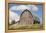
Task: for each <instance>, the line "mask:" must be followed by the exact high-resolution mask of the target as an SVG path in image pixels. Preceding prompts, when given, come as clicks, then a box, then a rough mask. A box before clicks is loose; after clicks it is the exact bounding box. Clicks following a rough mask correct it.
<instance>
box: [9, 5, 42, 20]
mask: <svg viewBox="0 0 46 33" xmlns="http://www.w3.org/2000/svg"><path fill="white" fill-rule="evenodd" d="M16 8H17V9H16ZM23 8H24V9H25V8H26V9H29V10H30V11H31V12H32V14H34V15H37V16H38V17H39V18H40V19H41V20H42V5H33V6H32V5H31V4H28V5H27V4H9V10H11V11H12V12H15V13H17V14H18V15H20V14H21V13H22V12H23V11H22V10H24V9H23ZM35 8H36V9H35ZM21 9H22V10H21Z"/></svg>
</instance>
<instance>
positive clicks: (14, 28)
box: [9, 24, 44, 30]
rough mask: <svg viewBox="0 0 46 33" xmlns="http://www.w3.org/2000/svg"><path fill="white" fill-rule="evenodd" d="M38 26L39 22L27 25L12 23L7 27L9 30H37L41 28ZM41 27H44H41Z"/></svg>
mask: <svg viewBox="0 0 46 33" xmlns="http://www.w3.org/2000/svg"><path fill="white" fill-rule="evenodd" d="M40 27H41V26H40V25H39V24H33V25H31V24H28V25H21V24H17V25H16V26H15V24H14V25H11V26H9V29H10V30H23V29H27V30H28V29H33V30H38V29H41V28H40ZM43 29H44V27H43Z"/></svg>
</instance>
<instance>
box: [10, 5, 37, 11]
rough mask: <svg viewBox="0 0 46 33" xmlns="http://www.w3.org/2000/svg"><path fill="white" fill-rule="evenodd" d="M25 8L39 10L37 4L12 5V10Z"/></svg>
mask: <svg viewBox="0 0 46 33" xmlns="http://www.w3.org/2000/svg"><path fill="white" fill-rule="evenodd" d="M25 9H28V10H32V11H37V10H38V7H37V6H35V5H19V6H12V7H11V8H10V10H21V11H23V10H25Z"/></svg>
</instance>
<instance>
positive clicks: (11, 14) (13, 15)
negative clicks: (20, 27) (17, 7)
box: [9, 11, 20, 24]
mask: <svg viewBox="0 0 46 33" xmlns="http://www.w3.org/2000/svg"><path fill="white" fill-rule="evenodd" d="M19 19H20V16H19V15H18V14H17V13H14V12H12V11H9V23H10V24H11V21H12V20H15V21H16V22H17V21H19Z"/></svg>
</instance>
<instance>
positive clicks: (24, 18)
mask: <svg viewBox="0 0 46 33" xmlns="http://www.w3.org/2000/svg"><path fill="white" fill-rule="evenodd" d="M33 22H34V19H33V15H32V13H31V12H30V11H29V10H28V9H25V10H24V11H23V12H22V14H21V15H20V24H21V25H25V24H27V25H28V24H33Z"/></svg>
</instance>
